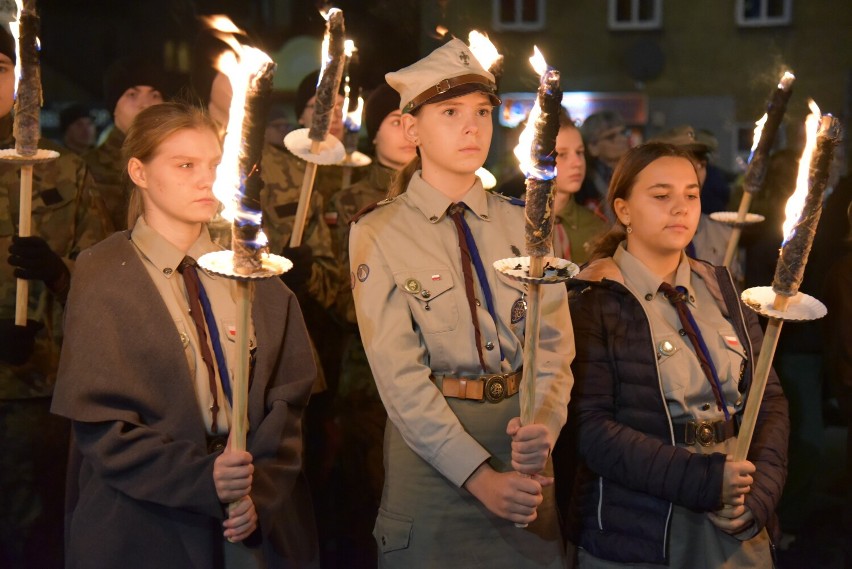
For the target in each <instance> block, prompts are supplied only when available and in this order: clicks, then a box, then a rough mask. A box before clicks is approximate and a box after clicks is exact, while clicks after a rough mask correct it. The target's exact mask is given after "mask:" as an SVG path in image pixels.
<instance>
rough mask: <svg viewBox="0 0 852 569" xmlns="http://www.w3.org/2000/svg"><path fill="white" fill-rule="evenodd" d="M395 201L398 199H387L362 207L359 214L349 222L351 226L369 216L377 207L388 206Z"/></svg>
mask: <svg viewBox="0 0 852 569" xmlns="http://www.w3.org/2000/svg"><path fill="white" fill-rule="evenodd" d="M395 199H396V198H395V197H394V198H385V199H383V200H379V201H377V202H375V203H371V204H367V205H365V206H364V207H362V208H361V209H360V210H359V211H358V213H356V214H355V215H354V216H352V219H351V220H350V221H349V223H350V224H352V223H358V220H359V219H361V218H362V217H364V216H365V215H367V214H368V213H370V212H371V211H373V210H374V209H376V208H377V207H381V206H383V205H388V204H389V203H391V202H392V201H393V200H395Z"/></svg>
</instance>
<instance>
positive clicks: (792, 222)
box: [783, 99, 822, 243]
mask: <svg viewBox="0 0 852 569" xmlns="http://www.w3.org/2000/svg"><path fill="white" fill-rule="evenodd" d="M808 107H809V108H810V110H811V114H809V115H808V116H807V118H806V119H805V136H806V138H805V149H804V150H803V151H802V158H801V159H800V160H799V172H798V175H797V176H796V191H795V192H793V195H792V196H790V198H789V199H788V200H787V205H786V206H785V207H784V215H785V216H786V217H785V219H784V226H783V231H784V243H786V242H787V241H789V240H790V237H792V235H793V227H795V226H796V224H797V223H798V222H799V218H800V217H801V216H802V210H803V209H804V205H805V198H806V197H807V195H808V183H809V180H810V170H811V158H812V157H813V154H814V150H815V149H816V141H817V131H818V130H819V123H820V120H821V118H822V115H821V113H820V110H819V107H818V106H817V104H816V102H814V100H813V99H808Z"/></svg>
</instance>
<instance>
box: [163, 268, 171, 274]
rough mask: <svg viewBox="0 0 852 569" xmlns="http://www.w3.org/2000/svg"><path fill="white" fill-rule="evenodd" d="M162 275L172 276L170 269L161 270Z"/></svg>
mask: <svg viewBox="0 0 852 569" xmlns="http://www.w3.org/2000/svg"><path fill="white" fill-rule="evenodd" d="M163 274H164V275H170V274H172V269H170V268H168V267H166V268H165V269H163Z"/></svg>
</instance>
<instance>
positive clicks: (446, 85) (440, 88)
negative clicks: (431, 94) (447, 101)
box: [435, 79, 451, 95]
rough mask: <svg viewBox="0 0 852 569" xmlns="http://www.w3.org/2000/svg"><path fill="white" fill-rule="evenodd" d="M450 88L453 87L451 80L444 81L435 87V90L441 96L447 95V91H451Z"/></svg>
mask: <svg viewBox="0 0 852 569" xmlns="http://www.w3.org/2000/svg"><path fill="white" fill-rule="evenodd" d="M450 88H451V85H450V80H449V79H443V80H441V81H440V82H439V83H438V84H436V85H435V90H436V91H437V92H438V94H439V95H440V94H441V93H446V92H447V91H449V90H450Z"/></svg>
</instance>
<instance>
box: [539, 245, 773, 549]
mask: <svg viewBox="0 0 852 569" xmlns="http://www.w3.org/2000/svg"><path fill="white" fill-rule="evenodd" d="M690 261H691V263H692V269H693V270H694V271H695V272H697V273H698V274H699V275H701V276H702V278H703V279H704V281H705V283H707V286H708V288H709V289H710V292H711V293H712V294H713V296H714V298H716V301H717V304H718V305H719V307H720V309H721V310H722V313H723V314H724V315H725V316H727V317H728V318H730V319H731V321H732V323H733V326H734V329H735V330H736V331H737V335H738V336H739V339H740V342H741V343H742V345H743V346H744V347H745V348H746V350H747V354H748V361H749V364H748V366H747V370H746V374H745V377H744V381H743V388H744V389H745V388H746V386H749V385H751V377H752V371H753V370H752V368H753V365H754V364H755V363H756V361H757V356H758V354H759V351H760V345H761V342H762V338H763V334H762V331H761V329H760V325H759V323H758V320H757V317H756V316H755V315H754V313H753V312H752V311H751V310H748V309H747V308H744V307H743V306H742V304H741V303H740V301H739V295H738V294H737V292H736V290H735V289H734V286H733V283H732V281H731V278H730V275H729V274H728V272H727V270H726V269H724V268H719V267H712V266H710V265H708V264H706V263H703V262H699V261H692V260H690ZM570 291H571V292H570V295H569V298H570V306H571V320H572V322H573V325H574V339H575V342H576V347H577V356H576V357H575V358H574V362H573V364H572V365H571V368H572V371H573V372H574V379H575V383H574V391H573V393H572V395H571V404H570V412H569V423H568V425H566V427H565V429H564V430H563V433H562V436H560V439H559V443H558V444H557V447H556V449H555V451H554V462H555V464H556V467H557V473H556V479H557V491H558V496H559V497H560V510H561V511H562V513H563V515H565V516H566V525H567V527H568V531H569V535H568V537H569V539H571V541H573V542H574V543H576V544H578V545H579V546H581V547H582V548H584V549H585V550H587V551H588V552H589V553H591V554H592V555H594V556H596V557H599V558H601V559H607V560H611V561H617V562H624V563H626V562H634V563H638V562H645V563H665V562H666V558H667V546H668V544H667V543H666V539H667V536H668V531H669V519H670V514H671V505H672V503H675V504H678V505H680V506H684V507H687V508H691V509H693V510H696V511H709V510H716V509H718V508H719V507H720V505H721V487H722V471H723V465H724V461H725V456H724V455H723V454H719V453H715V454H711V455H701V454H694V453H691V452H689V451H688V450H686V449H684V448H678V447H677V446H675V445H674V438H673V435H672V427H671V420H670V418H669V414H668V411H667V407H666V403H665V401H664V399H663V395H662V389H661V385H660V378H659V373H658V369H657V362H656V357H655V351H654V344H653V339H652V337H651V329H650V326H649V324H648V319H647V316H646V315H645V312H644V310H643V308H642V306H641V304H640V302H639V301H638V300H637V299H636V297H635V296H633V294H632V293H630V292H629V291H628V290H627V288H626V287H625V286H624V284H623V278H622V276H621V273H620V271H619V270H618V267H617V265H616V264H615V263H614V262H613V261H612V260H611V259H602V260H599V261H596V262H594V263H592V264H591V265H589V266H588V267H587V268H586V269H585V270H584V271H583V272H582V273H581V274H580V275H579V276H578V278H577V279H575V280H574V281H573V282H572V284H571V286H570ZM731 315H733V316H731ZM616 378H617V380H616ZM788 435H789V419H788V415H787V401H786V399H785V398H784V394H783V393H782V391H781V386H780V384H779V382H778V377H777V376H776V375H775V372H774V371H773V372H771V373H770V377H769V381H768V384H767V387H766V391H765V393H764V398H763V403H762V405H761V410H760V414H759V416H758V423H757V428H756V430H755V434H754V438H753V442H752V445H751V449H750V451H749V456H748V459H749V460H750V461H752V462H753V463H754V464H755V466H756V468H757V472H756V473H755V475H754V484H753V485H752V492H751V493H750V494H748V495H747V497H746V505H747V506H748V507H749V508H751V510H752V512H753V513H754V516H755V520H756V523H757V524H758V526H759V527H763V526H765V525H767V523H769V522H770V521H771V520H772V518H774V512H775V508H776V506H777V504H778V500H779V499H780V497H781V490H782V488H783V486H784V481H785V478H786V473H787V438H788ZM770 529H771V527H770ZM770 535H772V532H771V531H770Z"/></svg>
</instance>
